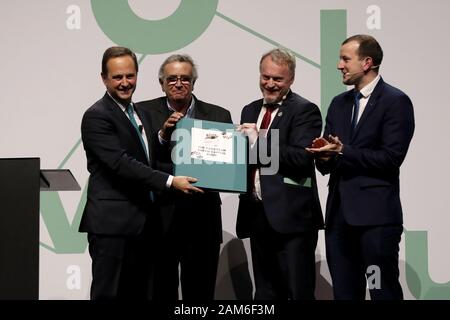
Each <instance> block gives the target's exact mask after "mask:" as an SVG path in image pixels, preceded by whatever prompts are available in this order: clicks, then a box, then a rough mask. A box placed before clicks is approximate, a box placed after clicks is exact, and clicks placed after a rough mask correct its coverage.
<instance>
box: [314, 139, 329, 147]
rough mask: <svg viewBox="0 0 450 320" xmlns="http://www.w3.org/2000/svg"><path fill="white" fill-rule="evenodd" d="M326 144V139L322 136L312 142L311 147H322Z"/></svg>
mask: <svg viewBox="0 0 450 320" xmlns="http://www.w3.org/2000/svg"><path fill="white" fill-rule="evenodd" d="M326 145H327V140H325V139H324V138H319V139H317V140H316V141H314V142H313V144H312V146H311V147H312V148H322V147H324V146H326Z"/></svg>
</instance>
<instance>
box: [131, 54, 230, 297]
mask: <svg viewBox="0 0 450 320" xmlns="http://www.w3.org/2000/svg"><path fill="white" fill-rule="evenodd" d="M196 80H197V68H196V66H195V64H194V61H193V60H192V58H191V57H190V56H188V55H181V54H174V55H171V56H169V57H168V58H167V59H166V60H165V61H164V62H163V64H162V65H161V67H160V69H159V83H160V84H161V88H162V91H163V92H164V93H165V96H163V97H160V98H157V99H154V100H150V101H144V102H141V103H139V104H138V110H140V111H142V115H143V116H144V117H146V118H147V119H148V120H149V121H151V123H152V127H153V128H154V129H155V131H154V133H153V142H154V144H155V148H156V152H155V155H156V157H157V159H156V168H158V169H159V170H162V171H165V172H167V173H172V172H173V164H172V161H171V157H170V156H171V151H172V147H173V145H172V144H171V142H170V141H171V135H172V132H173V130H174V128H175V125H176V123H177V122H178V121H179V120H180V119H181V118H183V117H188V118H195V119H199V120H209V121H217V122H227V123H232V121H231V114H230V112H229V111H228V110H225V109H224V108H221V107H219V106H216V105H212V104H209V103H206V102H203V101H201V100H199V99H197V98H196V97H195V96H194V95H193V94H192V91H193V90H194V84H195V82H196ZM157 203H158V204H159V208H160V214H161V220H162V222H163V227H164V237H163V242H162V243H163V244H162V246H161V255H160V256H159V257H158V263H157V268H156V271H155V277H154V279H155V282H154V294H153V298H154V299H170V300H174V299H177V298H178V284H179V277H178V267H179V266H180V269H181V274H180V280H181V289H182V296H183V299H184V300H212V299H214V291H215V284H216V275H217V265H218V261H219V250H220V243H221V242H222V219H221V200H220V196H219V193H218V192H205V193H204V194H203V195H202V196H200V197H198V196H197V195H196V194H193V195H185V194H181V193H176V192H169V193H163V194H161V195H160V196H159V197H158V198H157Z"/></svg>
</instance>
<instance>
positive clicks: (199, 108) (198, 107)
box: [192, 96, 208, 120]
mask: <svg viewBox="0 0 450 320" xmlns="http://www.w3.org/2000/svg"><path fill="white" fill-rule="evenodd" d="M192 99H194V100H195V104H194V115H193V118H194V119H198V120H208V108H206V107H205V105H204V104H203V102H201V101H200V100H198V99H197V98H196V97H195V96H192Z"/></svg>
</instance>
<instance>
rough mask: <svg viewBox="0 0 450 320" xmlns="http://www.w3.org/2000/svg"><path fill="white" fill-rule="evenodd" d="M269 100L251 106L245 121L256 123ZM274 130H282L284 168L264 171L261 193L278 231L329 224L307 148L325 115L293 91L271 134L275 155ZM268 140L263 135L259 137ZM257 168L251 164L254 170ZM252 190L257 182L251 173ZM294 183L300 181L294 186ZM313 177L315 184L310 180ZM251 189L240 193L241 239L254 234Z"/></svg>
mask: <svg viewBox="0 0 450 320" xmlns="http://www.w3.org/2000/svg"><path fill="white" fill-rule="evenodd" d="M262 104H263V100H262V99H260V100H257V101H254V102H252V103H250V104H249V105H247V106H245V107H244V109H243V110H242V114H241V123H246V122H248V123H256V122H257V119H258V116H259V113H260V112H261V108H262ZM273 129H277V130H278V132H279V141H278V143H276V146H277V147H279V170H278V172H277V173H276V174H274V175H261V179H260V182H261V193H262V200H263V205H264V210H265V212H266V215H267V219H268V221H269V223H270V225H271V226H272V228H273V229H274V230H275V231H278V232H280V233H285V234H286V233H295V232H302V231H310V230H317V229H319V228H322V227H323V217H322V211H321V208H320V203H319V197H318V192H317V183H316V176H315V168H314V161H313V157H312V156H311V155H310V154H308V153H307V152H306V151H305V147H308V146H310V145H311V141H312V140H313V139H314V138H315V137H317V136H318V135H320V132H321V130H322V118H321V115H320V111H319V109H318V107H317V106H316V105H315V104H313V103H312V102H310V101H308V100H306V99H304V98H302V97H301V96H299V95H298V94H296V93H293V92H290V93H289V94H288V95H287V97H286V99H285V100H284V101H283V103H282V105H281V106H280V108H279V109H278V112H277V115H276V116H275V118H274V120H273V122H272V124H271V126H270V131H269V134H268V136H267V146H268V148H269V154H272V153H274V150H270V145H271V140H272V136H273V133H272V132H271V131H272V130H273ZM258 141H259V142H262V139H261V138H258ZM249 169H250V170H248V171H249V172H251V171H252V170H251V168H249ZM248 181H249V186H248V190H249V191H250V192H251V190H252V188H253V186H252V181H251V178H250V175H249V177H248ZM291 181H295V182H297V183H299V185H295V184H292V182H291ZM305 181H310V184H309V185H308V183H306V184H305V183H304V182H305ZM250 197H251V195H250V193H248V194H244V195H241V196H240V201H239V210H238V217H237V226H236V231H237V234H238V236H239V237H241V238H245V237H248V236H250V230H251V224H252V209H251V207H252V205H251V200H250Z"/></svg>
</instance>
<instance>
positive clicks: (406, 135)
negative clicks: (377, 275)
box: [317, 78, 414, 299]
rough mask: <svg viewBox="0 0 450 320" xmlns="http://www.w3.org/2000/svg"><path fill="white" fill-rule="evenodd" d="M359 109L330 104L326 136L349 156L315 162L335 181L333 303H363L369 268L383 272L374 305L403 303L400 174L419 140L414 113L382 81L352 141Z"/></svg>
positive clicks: (349, 98) (350, 97) (346, 96)
mask: <svg viewBox="0 0 450 320" xmlns="http://www.w3.org/2000/svg"><path fill="white" fill-rule="evenodd" d="M353 101H354V90H350V91H347V92H344V93H342V94H340V95H338V96H336V97H335V98H334V99H333V101H332V102H331V105H330V108H329V110H328V114H327V119H326V126H325V132H324V136H325V137H328V135H329V134H331V135H333V136H338V137H339V139H341V142H342V143H343V145H344V148H343V151H342V154H341V155H338V156H336V157H334V158H332V159H331V160H329V161H326V162H323V161H317V167H318V169H319V171H320V172H321V173H322V174H327V173H329V174H330V180H329V185H328V188H329V194H328V199H327V207H326V217H325V224H326V228H325V230H326V233H325V235H326V246H327V260H328V265H329V268H330V273H331V276H332V279H333V289H334V294H335V299H364V298H365V288H366V279H365V274H366V270H367V267H369V266H377V267H379V268H380V271H381V288H374V289H373V290H370V294H371V298H372V299H401V298H402V297H403V294H402V290H401V287H400V284H399V281H398V275H399V270H398V251H399V242H400V238H401V233H402V223H403V219H402V208H401V203H400V196H399V172H400V165H401V164H402V162H403V160H404V159H405V156H406V153H407V151H408V147H409V144H410V141H411V139H412V136H413V132H414V112H413V106H412V103H411V100H410V99H409V97H408V96H407V95H406V94H404V93H403V92H402V91H400V90H399V89H396V88H394V87H392V86H390V85H389V84H387V83H385V82H384V81H383V79H381V78H380V80H379V82H378V83H377V85H376V87H375V88H374V91H373V92H372V94H371V96H370V98H369V101H368V103H367V106H366V108H365V110H364V112H363V114H362V115H361V118H360V120H359V122H358V124H357V126H356V128H355V130H354V132H353V134H352V132H351V126H350V122H351V117H352V109H353ZM370 275H371V274H370V273H369V274H368V276H370Z"/></svg>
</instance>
